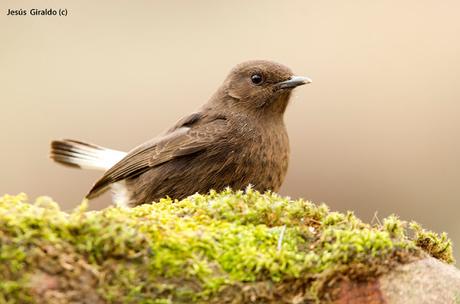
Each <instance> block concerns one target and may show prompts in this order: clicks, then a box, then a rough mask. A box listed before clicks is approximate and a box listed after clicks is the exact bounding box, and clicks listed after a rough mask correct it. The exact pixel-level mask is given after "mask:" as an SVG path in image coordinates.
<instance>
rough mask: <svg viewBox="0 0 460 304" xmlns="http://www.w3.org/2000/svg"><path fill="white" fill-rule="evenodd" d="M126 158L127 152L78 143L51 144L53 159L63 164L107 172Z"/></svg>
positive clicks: (66, 141) (70, 141)
mask: <svg viewBox="0 0 460 304" xmlns="http://www.w3.org/2000/svg"><path fill="white" fill-rule="evenodd" d="M125 156H126V152H122V151H117V150H112V149H108V148H104V147H101V146H97V145H93V144H89V143H85V142H81V141H76V140H70V139H65V140H56V141H53V142H51V158H52V159H53V160H54V161H56V162H58V163H61V164H64V165H69V166H74V167H80V168H82V169H93V170H102V171H106V170H108V169H110V168H111V167H112V166H113V165H115V164H116V163H117V162H119V161H120V160H121V159H122V158H123V157H125Z"/></svg>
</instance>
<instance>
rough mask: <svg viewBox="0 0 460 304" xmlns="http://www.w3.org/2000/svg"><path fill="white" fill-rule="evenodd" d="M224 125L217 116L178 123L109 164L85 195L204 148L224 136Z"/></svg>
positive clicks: (226, 125)
mask: <svg viewBox="0 0 460 304" xmlns="http://www.w3.org/2000/svg"><path fill="white" fill-rule="evenodd" d="M227 129H228V122H227V120H225V119H222V118H219V119H215V120H212V121H209V122H206V123H202V124H197V125H193V126H190V127H186V126H183V127H179V128H177V129H175V130H173V131H172V132H170V133H167V134H166V135H164V136H163V137H160V138H156V139H153V140H151V141H149V142H146V143H144V144H142V145H140V146H139V147H137V148H135V149H134V150H132V151H131V152H129V153H128V154H127V155H126V156H125V157H124V158H123V159H121V160H120V161H119V162H118V163H116V164H115V165H114V166H113V167H112V168H110V169H109V170H108V171H107V172H106V173H105V174H104V176H102V178H101V179H99V181H97V182H96V184H95V185H94V186H93V188H92V189H91V190H90V192H89V193H88V195H87V196H86V197H87V198H94V197H96V196H98V195H99V194H101V193H102V192H104V191H105V190H106V189H107V187H108V186H109V185H110V184H112V183H116V182H118V181H121V180H124V179H127V178H132V177H135V176H138V175H140V174H142V173H144V172H145V171H147V170H148V169H150V168H152V167H155V166H158V165H161V164H163V163H165V162H168V161H171V160H173V159H175V158H178V157H181V156H185V155H190V154H193V153H197V152H200V151H202V150H205V149H207V148H209V147H210V146H212V145H213V144H214V143H215V142H216V141H218V140H221V139H222V138H224V137H225V134H226V133H227V132H226V131H227Z"/></svg>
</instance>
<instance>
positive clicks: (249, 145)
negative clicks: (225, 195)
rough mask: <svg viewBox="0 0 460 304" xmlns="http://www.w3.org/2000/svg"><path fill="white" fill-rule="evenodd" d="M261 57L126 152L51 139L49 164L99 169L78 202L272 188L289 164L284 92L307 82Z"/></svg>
mask: <svg viewBox="0 0 460 304" xmlns="http://www.w3.org/2000/svg"><path fill="white" fill-rule="evenodd" d="M311 82H312V81H311V79H310V78H308V77H302V76H296V75H294V74H293V72H292V71H291V69H289V68H288V67H286V66H284V65H282V64H279V63H276V62H272V61H267V60H251V61H246V62H243V63H240V64H238V65H236V66H235V67H234V68H233V69H232V70H231V71H230V73H229V74H228V75H227V77H226V78H225V80H224V81H223V83H222V85H221V86H220V87H219V88H218V89H217V91H216V92H215V93H214V94H213V95H212V96H211V98H210V99H209V100H208V101H207V102H206V103H204V104H203V105H202V106H201V107H200V108H199V109H198V110H196V111H194V112H193V113H191V114H189V115H186V116H185V117H183V118H182V119H180V120H179V121H178V122H177V123H176V124H175V125H173V126H172V127H171V128H169V129H168V130H166V131H165V132H163V133H161V134H160V135H158V136H156V137H154V138H153V139H151V140H149V141H147V142H145V143H143V144H141V145H139V146H137V147H135V148H134V149H132V150H131V151H129V152H123V151H118V150H113V149H109V148H105V147H102V146H99V145H95V144H92V143H87V142H83V141H79V140H73V139H63V140H53V141H52V142H51V151H50V157H51V159H52V160H54V161H56V162H57V163H60V164H63V165H67V166H72V167H77V168H82V169H95V170H101V171H105V173H104V174H103V176H102V177H101V178H100V179H99V180H98V181H96V183H95V184H94V185H93V187H92V188H91V189H90V191H89V192H88V194H87V195H86V196H85V198H86V199H93V198H95V197H97V196H99V195H101V194H102V193H104V192H105V191H107V190H109V189H110V190H111V192H112V194H113V202H114V203H115V204H116V205H121V206H130V207H134V206H137V205H141V204H144V203H153V202H158V201H159V200H160V199H161V198H165V197H170V198H172V199H178V200H181V199H184V198H186V197H188V196H190V195H193V194H195V193H202V194H204V193H208V192H209V191H210V190H216V191H222V190H224V189H227V188H231V189H234V190H244V189H245V188H246V187H248V186H249V185H250V186H251V187H253V189H255V190H258V191H260V192H265V191H268V190H270V191H275V192H276V191H278V189H279V188H280V187H281V185H282V183H283V181H284V178H285V176H286V172H287V169H288V163H289V154H290V147H289V139H288V134H287V130H286V126H285V123H284V118H283V117H284V113H285V110H286V107H287V106H288V103H289V100H290V98H291V94H292V90H293V89H294V88H296V87H298V86H301V85H305V84H308V83H311Z"/></svg>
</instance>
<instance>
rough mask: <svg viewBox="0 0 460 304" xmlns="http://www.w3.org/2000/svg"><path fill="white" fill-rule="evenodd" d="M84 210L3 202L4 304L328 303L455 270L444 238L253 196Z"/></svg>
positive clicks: (0, 284) (0, 277) (15, 199)
mask: <svg viewBox="0 0 460 304" xmlns="http://www.w3.org/2000/svg"><path fill="white" fill-rule="evenodd" d="M85 204H86V203H83V204H82V205H81V206H79V207H78V208H77V209H76V210H74V211H73V212H72V213H65V212H62V211H60V210H59V206H58V204H57V203H55V202H53V201H52V200H51V199H50V198H47V197H41V198H38V199H37V200H36V202H35V203H33V204H29V203H27V197H26V195H24V194H20V195H17V196H9V195H5V196H3V197H2V198H0V240H1V243H0V245H1V251H0V261H1V263H0V302H1V303H315V302H316V303H323V302H324V303H327V302H330V301H334V299H335V298H337V296H338V295H340V292H341V287H340V286H341V285H340V284H341V282H343V281H344V280H346V281H348V282H351V281H353V282H372V281H374V280H375V278H377V277H380V276H382V275H383V274H387V273H389V272H391V271H392V270H393V269H394V268H395V267H400V266H401V265H404V264H408V263H410V262H414V261H420V260H422V259H426V258H427V257H429V256H432V257H434V258H436V259H437V260H439V261H441V262H442V264H445V263H453V257H452V246H451V242H450V240H449V239H448V238H447V237H446V235H445V234H441V235H437V234H435V233H433V232H429V231H425V230H423V229H422V228H421V227H420V226H419V225H417V224H415V223H406V222H403V221H401V220H399V219H398V218H396V217H395V216H390V217H388V218H386V219H384V220H382V223H381V224H375V225H369V224H365V223H363V222H362V221H360V220H359V219H357V218H356V217H355V216H354V215H353V213H351V212H349V213H346V214H342V213H338V212H330V211H329V210H328V208H327V207H326V206H325V205H316V204H313V203H311V202H308V201H304V200H291V199H289V198H284V197H281V196H279V195H277V194H274V193H265V194H261V193H259V192H257V191H254V190H252V189H251V188H248V189H247V190H246V191H244V192H243V191H238V192H233V191H231V190H227V191H224V192H222V193H216V192H211V193H209V194H208V195H198V194H196V195H193V196H190V197H188V198H187V199H184V200H182V201H173V200H171V199H163V200H161V201H160V202H158V203H154V204H148V205H142V206H138V207H135V208H122V207H109V208H106V209H104V210H101V211H86V205H85ZM344 303H345V302H344ZM347 303H348V302H347ZM357 303H358V302H357ZM363 303H364V302H363ZM382 303H384V302H382Z"/></svg>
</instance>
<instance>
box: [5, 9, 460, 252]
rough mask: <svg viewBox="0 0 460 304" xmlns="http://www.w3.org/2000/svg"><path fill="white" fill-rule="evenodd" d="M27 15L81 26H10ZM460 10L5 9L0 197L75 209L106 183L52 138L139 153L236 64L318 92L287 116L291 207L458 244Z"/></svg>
mask: <svg viewBox="0 0 460 304" xmlns="http://www.w3.org/2000/svg"><path fill="white" fill-rule="evenodd" d="M20 8H23V9H27V10H29V9H31V8H54V9H59V8H66V9H68V12H69V15H68V16H67V17H54V16H30V15H29V16H6V12H7V10H8V9H20ZM459 12H460V2H458V1H454V0H453V1H448V0H445V1H434V0H433V1H420V0H412V1H396V0H395V1H367V0H362V1H340V0H337V1H294V0H292V1H284V2H281V1H226V2H223V1H162V2H160V1H112V0H111V1H108V0H107V1H97V2H96V1H44V0H42V1H2V2H0V41H1V44H0V84H1V88H0V103H1V108H0V115H1V116H0V117H1V128H0V168H1V171H2V173H1V174H0V193H2V194H3V193H10V194H16V193H19V192H26V193H28V194H29V196H30V198H31V199H34V198H35V197H37V196H39V195H49V196H51V197H53V198H54V199H56V200H57V201H58V202H60V203H61V204H62V206H63V209H65V210H70V209H72V208H74V207H75V206H76V205H77V204H78V203H79V202H80V201H81V199H82V197H83V196H84V194H85V193H86V192H87V191H88V190H89V188H90V187H91V185H92V183H93V182H94V181H95V180H96V179H97V178H98V177H99V176H100V175H101V173H99V172H91V171H80V170H76V169H70V168H66V167H63V166H59V165H57V164H54V163H52V162H51V161H50V160H49V159H48V149H49V142H50V140H51V139H55V138H75V139H81V140H85V141H89V142H93V143H97V144H100V145H103V146H107V147H111V148H115V149H120V150H129V149H131V148H132V147H134V146H136V145H137V144H140V143H142V142H144V141H145V140H147V139H150V138H152V137H154V136H155V135H156V134H158V133H160V132H162V131H163V130H165V129H166V128H168V127H169V126H171V125H172V124H173V123H175V121H176V120H178V119H179V118H180V117H182V116H183V115H185V114H187V113H189V112H191V111H193V110H195V109H196V108H198V107H199V106H200V105H201V104H203V103H204V102H205V101H206V100H207V99H208V98H209V96H210V95H211V94H212V93H213V92H214V90H215V89H216V88H217V87H218V86H219V85H220V84H221V82H222V81H223V79H224V77H225V76H226V74H227V72H228V71H229V70H230V69H231V68H232V67H233V66H234V65H235V64H237V63H239V62H241V61H245V60H248V59H270V60H275V61H278V62H280V63H283V64H285V65H287V66H289V67H291V68H292V69H293V70H294V71H295V72H296V73H297V74H299V75H306V76H309V77H311V78H312V79H313V84H311V85H309V86H305V87H302V88H300V89H298V90H296V92H295V96H294V98H293V101H292V103H291V104H290V106H289V108H288V110H287V113H286V117H285V120H286V124H287V127H288V131H289V135H290V140H291V149H292V155H291V163H290V168H289V173H288V176H287V179H286V180H285V183H284V186H283V188H282V190H281V193H282V194H283V195H288V196H291V197H292V198H299V197H303V198H305V199H309V200H313V201H316V202H326V203H327V204H329V206H330V207H331V209H334V210H339V211H345V210H353V211H354V212H355V213H356V214H357V215H358V216H360V217H361V218H363V219H364V220H366V221H371V220H372V218H373V217H374V216H375V215H377V217H378V218H380V219H381V218H383V217H385V216H387V215H389V214H392V213H396V214H398V215H399V216H400V217H401V218H403V219H407V220H416V221H418V222H420V223H422V224H423V225H424V226H425V227H427V228H429V229H432V230H435V231H437V232H441V231H447V232H448V233H449V235H450V237H452V239H453V240H454V242H455V243H454V245H455V244H460V226H459V223H458V222H459V221H458V216H459V212H460V170H459V169H460V168H459V167H460V135H459V130H460V117H459V114H460V18H459ZM109 203H110V196H108V195H105V196H103V197H102V198H100V199H97V200H95V201H94V202H92V207H93V208H95V209H97V208H102V207H105V206H107V205H109ZM457 247H458V246H457ZM457 249H459V250H457V252H456V253H457V258H458V259H459V258H460V248H457Z"/></svg>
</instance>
